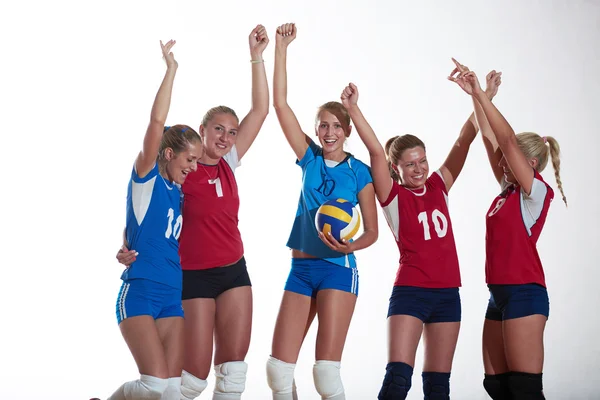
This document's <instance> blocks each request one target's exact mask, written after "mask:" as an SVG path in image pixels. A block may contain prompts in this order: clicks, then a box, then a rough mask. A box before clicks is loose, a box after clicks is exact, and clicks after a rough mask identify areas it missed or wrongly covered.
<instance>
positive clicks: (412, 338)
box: [388, 315, 423, 367]
mask: <svg viewBox="0 0 600 400" xmlns="http://www.w3.org/2000/svg"><path fill="white" fill-rule="evenodd" d="M422 332H423V321H421V320H420V319H419V318H417V317H413V316H412V315H392V316H390V317H389V318H388V362H403V363H405V364H408V365H410V366H412V367H414V365H415V356H416V353H417V347H418V346H419V340H421V333H422Z"/></svg>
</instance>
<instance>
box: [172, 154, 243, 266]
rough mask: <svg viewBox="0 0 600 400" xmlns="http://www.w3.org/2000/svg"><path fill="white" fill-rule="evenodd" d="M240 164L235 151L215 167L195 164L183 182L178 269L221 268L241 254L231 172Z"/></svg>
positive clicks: (232, 174) (233, 182) (234, 181)
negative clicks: (194, 168)
mask: <svg viewBox="0 0 600 400" xmlns="http://www.w3.org/2000/svg"><path fill="white" fill-rule="evenodd" d="M238 165H239V159H238V156H237V150H236V148H235V146H234V147H232V149H231V151H230V152H229V153H227V154H226V155H225V156H224V157H223V158H221V159H220V160H219V162H218V163H217V164H216V165H205V164H201V163H198V169H197V170H196V171H195V172H194V171H192V172H190V173H189V174H188V176H187V178H186V179H185V181H184V183H183V186H182V192H183V215H184V220H185V222H184V224H183V226H182V230H181V236H180V238H179V255H180V257H181V268H182V269H184V270H199V269H209V268H215V267H223V266H227V265H230V264H233V263H235V262H237V261H238V260H239V259H241V258H242V256H243V255H244V246H243V243H242V237H241V234H240V231H239V229H238V210H239V207H240V199H239V196H238V187H237V182H236V180H235V175H234V171H235V168H236V167H238Z"/></svg>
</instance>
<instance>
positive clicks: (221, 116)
mask: <svg viewBox="0 0 600 400" xmlns="http://www.w3.org/2000/svg"><path fill="white" fill-rule="evenodd" d="M238 127H239V123H238V119H237V117H235V116H234V115H232V114H230V113H226V112H220V113H216V114H214V115H213V116H212V118H211V119H210V120H208V121H207V122H206V123H205V124H203V125H201V126H200V136H202V139H203V142H204V152H205V156H206V157H205V158H207V159H208V160H206V161H211V162H210V163H211V164H212V163H215V164H216V162H217V161H218V160H219V159H220V158H221V157H223V156H224V155H225V154H227V153H229V151H230V150H231V148H232V147H233V145H234V144H235V141H236V137H237V133H238Z"/></svg>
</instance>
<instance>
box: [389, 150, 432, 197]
mask: <svg viewBox="0 0 600 400" xmlns="http://www.w3.org/2000/svg"><path fill="white" fill-rule="evenodd" d="M396 168H397V170H398V174H399V175H400V179H401V181H402V185H404V186H405V187H407V188H410V189H421V188H422V187H423V186H425V181H426V180H427V177H428V176H429V163H428V162H427V154H426V153H425V149H424V148H423V147H421V146H417V147H413V148H410V149H406V150H404V151H403V152H402V154H401V155H400V159H399V160H398V163H397V164H396Z"/></svg>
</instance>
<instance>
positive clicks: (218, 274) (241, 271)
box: [181, 257, 252, 300]
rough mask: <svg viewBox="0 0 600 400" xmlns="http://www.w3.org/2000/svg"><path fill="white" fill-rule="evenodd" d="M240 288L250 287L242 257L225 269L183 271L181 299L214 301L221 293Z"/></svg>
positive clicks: (244, 261)
mask: <svg viewBox="0 0 600 400" xmlns="http://www.w3.org/2000/svg"><path fill="white" fill-rule="evenodd" d="M241 286H252V284H251V283H250V276H249V275H248V270H247V269H246V259H245V258H244V257H242V258H241V259H240V260H239V261H238V262H236V263H235V264H233V265H229V266H227V267H216V268H209V269H200V270H183V291H182V294H181V299H182V300H190V299H216V298H217V297H219V295H220V294H221V293H223V292H226V291H227V290H229V289H233V288H236V287H241Z"/></svg>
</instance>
